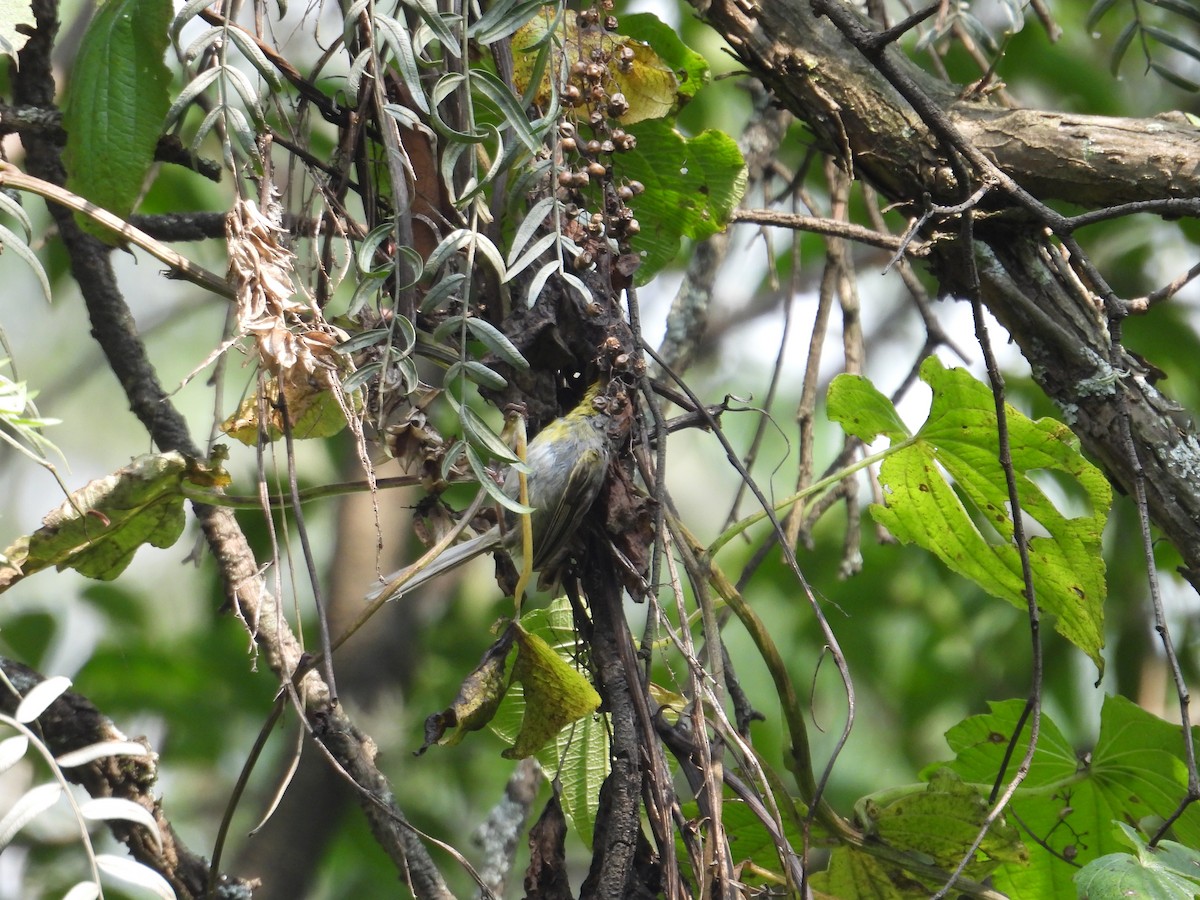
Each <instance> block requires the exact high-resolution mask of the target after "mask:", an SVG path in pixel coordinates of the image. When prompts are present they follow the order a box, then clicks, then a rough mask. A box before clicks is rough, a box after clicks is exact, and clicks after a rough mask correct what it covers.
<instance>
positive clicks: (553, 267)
mask: <svg viewBox="0 0 1200 900" xmlns="http://www.w3.org/2000/svg"><path fill="white" fill-rule="evenodd" d="M557 271H558V260H553V261H552V262H548V263H546V264H545V265H544V266H542V267H541V268H540V269H538V270H537V273H536V274H535V275H534V276H533V278H531V279H530V280H529V288H528V292H527V293H526V294H525V305H526V306H527V307H529V308H530V309H532V308H533V304H535V303H537V299H538V297H540V296H541V295H542V288H544V287H545V286H546V279H548V278H549V277H550V276H551V275H553V274H554V273H555V272H557Z"/></svg>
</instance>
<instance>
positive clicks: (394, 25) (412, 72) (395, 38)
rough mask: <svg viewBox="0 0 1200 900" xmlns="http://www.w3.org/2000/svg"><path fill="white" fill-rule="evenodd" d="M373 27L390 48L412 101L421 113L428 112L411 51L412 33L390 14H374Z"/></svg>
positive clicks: (422, 85) (415, 61)
mask: <svg viewBox="0 0 1200 900" xmlns="http://www.w3.org/2000/svg"><path fill="white" fill-rule="evenodd" d="M375 27H376V28H377V29H378V31H379V34H380V35H381V36H382V37H383V39H384V43H385V44H387V46H389V47H391V48H392V53H393V55H394V56H395V59H396V68H397V69H399V70H400V77H401V78H402V79H403V80H404V85H405V87H407V88H408V93H409V94H410V95H411V97H412V101H413V103H415V104H416V105H417V107H418V108H419V109H420V110H421V112H423V113H428V112H429V101H428V100H427V99H426V97H425V85H424V84H422V83H421V70H420V68H418V66H417V56H416V53H415V52H414V51H413V44H412V34H411V33H410V32H409V30H408V28H407V27H406V26H405V25H404V23H402V22H400V21H399V20H398V19H393V18H392V17H391V16H382V15H378V14H376V16H375Z"/></svg>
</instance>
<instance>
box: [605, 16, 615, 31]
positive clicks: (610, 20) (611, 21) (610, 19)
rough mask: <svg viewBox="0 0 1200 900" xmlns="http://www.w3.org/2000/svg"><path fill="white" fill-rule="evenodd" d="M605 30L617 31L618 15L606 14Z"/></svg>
mask: <svg viewBox="0 0 1200 900" xmlns="http://www.w3.org/2000/svg"><path fill="white" fill-rule="evenodd" d="M604 30H605V31H616V30H617V17H616V16H605V17H604Z"/></svg>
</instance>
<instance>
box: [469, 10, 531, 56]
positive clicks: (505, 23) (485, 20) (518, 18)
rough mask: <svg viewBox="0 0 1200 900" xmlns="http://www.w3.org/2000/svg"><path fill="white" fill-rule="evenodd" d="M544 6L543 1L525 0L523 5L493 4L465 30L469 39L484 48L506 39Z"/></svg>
mask: <svg viewBox="0 0 1200 900" xmlns="http://www.w3.org/2000/svg"><path fill="white" fill-rule="evenodd" d="M544 4H545V0H525V2H524V3H513V2H507V3H493V4H492V5H491V6H489V7H488V9H487V12H485V13H484V14H483V15H482V16H481V17H480V18H479V20H478V21H476V22H475V23H473V24H472V25H471V27H470V28H468V29H467V33H468V34H469V35H470V36H471V38H472V39H473V40H475V41H477V42H478V43H480V44H483V45H484V46H486V45H488V44H492V43H495V42H496V41H498V40H500V39H501V38H506V37H508V36H509V35H510V34H512V33H513V32H514V31H516V30H517V29H518V28H520V27H521V26H522V25H524V24H525V23H526V22H528V21H529V20H530V19H532V18H533V17H534V16H535V15H537V12H538V10H539V9H541V8H542V6H543V5H544Z"/></svg>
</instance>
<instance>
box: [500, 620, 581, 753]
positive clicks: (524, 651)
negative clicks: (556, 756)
mask: <svg viewBox="0 0 1200 900" xmlns="http://www.w3.org/2000/svg"><path fill="white" fill-rule="evenodd" d="M516 640H517V661H516V662H515V663H514V664H513V681H517V682H520V683H521V685H522V686H523V687H524V689H525V716H524V718H523V719H522V720H521V731H520V733H519V734H518V735H517V739H516V743H514V744H513V746H511V747H509V748H508V749H507V750H505V751H504V754H503V755H504V756H505V757H506V758H508V759H524V758H525V757H526V756H532V755H533V754H534V753H536V752H537V751H538V750H540V749H542V747H544V746H545V745H546V744H547V743H548V742H549V741H550V740H552V739H553V738H554V736H555V735H556V734H558V733H559V732H560V731H562V729H564V728H565V727H566V726H568V725H570V724H571V723H572V722H574V721H575V720H576V719H580V718H583V717H584V716H587V715H590V714H591V713H593V712H595V711H596V710H597V709H599V708H600V695H599V694H597V693H596V689H595V688H594V687H592V685H591V682H589V681H588V680H587V679H586V678H585V677H584V676H583V675H582V674H580V673H579V672H578V671H577V670H576V669H575V668H573V667H572V666H570V665H568V664H567V663H566V662H564V661H563V660H562V659H561V658H560V657H559V655H558V654H557V653H555V652H554V648H552V647H551V646H550V645H549V644H547V643H546V642H545V641H544V640H543V639H542V638H540V637H538V636H537V635H536V634H530V633H529V632H527V631H526V630H525V629H524V628H522V627H521V626H520V625H517V626H516Z"/></svg>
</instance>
